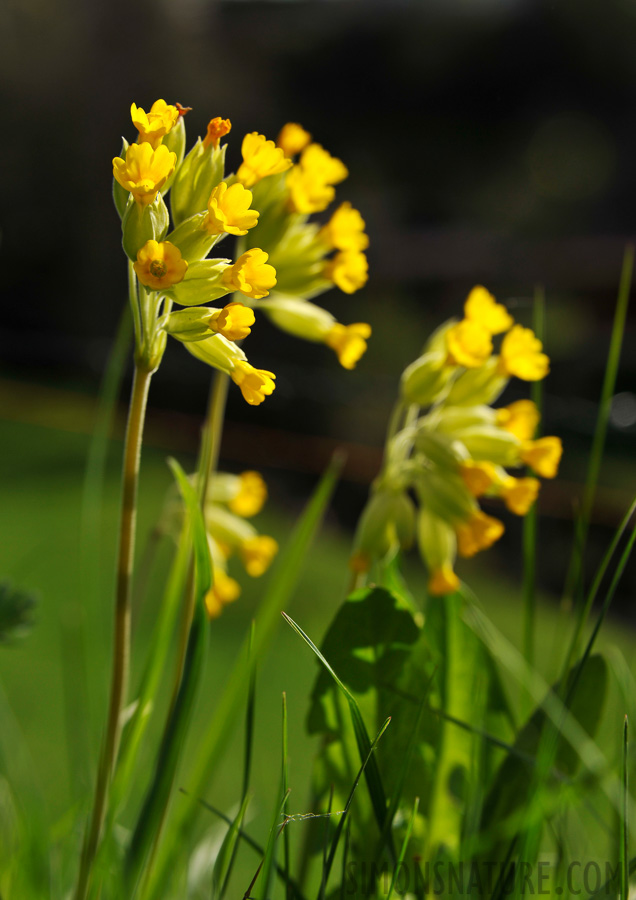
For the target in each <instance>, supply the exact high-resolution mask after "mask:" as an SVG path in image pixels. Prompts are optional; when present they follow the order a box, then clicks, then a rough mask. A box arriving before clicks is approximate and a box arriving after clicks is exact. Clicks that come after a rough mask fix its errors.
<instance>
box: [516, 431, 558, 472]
mask: <svg viewBox="0 0 636 900" xmlns="http://www.w3.org/2000/svg"><path fill="white" fill-rule="evenodd" d="M562 455H563V444H562V443H561V438H558V437H543V438H539V440H538V441H526V442H525V443H524V444H523V445H522V447H521V453H520V456H521V459H522V461H523V462H524V463H526V465H528V466H530V468H531V469H533V470H534V471H535V472H536V473H537V475H541V477H542V478H555V477H556V474H557V472H558V470H559V463H560V462H561V456H562Z"/></svg>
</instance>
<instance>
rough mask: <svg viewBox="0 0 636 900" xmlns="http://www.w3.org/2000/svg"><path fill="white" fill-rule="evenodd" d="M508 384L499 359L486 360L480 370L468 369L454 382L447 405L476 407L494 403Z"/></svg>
mask: <svg viewBox="0 0 636 900" xmlns="http://www.w3.org/2000/svg"><path fill="white" fill-rule="evenodd" d="M507 384H508V378H507V376H505V375H502V374H501V372H500V371H499V369H498V367H497V357H491V358H490V359H488V360H486V362H485V363H484V364H483V366H480V367H479V368H478V369H468V370H467V371H466V372H462V374H461V375H460V376H459V378H457V379H456V380H455V381H454V382H453V386H452V387H451V389H450V391H449V392H448V397H447V403H448V404H449V405H451V404H452V405H455V406H476V405H478V404H480V403H485V404H489V403H492V402H493V401H494V400H496V399H497V397H498V396H499V395H500V394H501V392H502V391H503V389H504V388H505V386H506V385H507Z"/></svg>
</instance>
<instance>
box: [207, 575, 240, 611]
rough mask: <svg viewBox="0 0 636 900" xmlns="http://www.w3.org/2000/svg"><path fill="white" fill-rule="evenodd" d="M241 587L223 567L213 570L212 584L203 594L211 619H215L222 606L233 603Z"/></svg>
mask: <svg viewBox="0 0 636 900" xmlns="http://www.w3.org/2000/svg"><path fill="white" fill-rule="evenodd" d="M240 593H241V588H240V586H239V583H238V581H235V580H234V578H230V576H229V575H227V574H226V573H225V572H224V571H223V569H219V568H218V567H217V568H215V570H214V585H213V586H212V587H211V588H210V590H209V591H208V592H207V594H206V595H205V608H206V610H207V613H208V616H209V617H210V618H211V619H217V618H218V617H219V616H220V615H221V613H222V612H223V607H224V606H227V604H228V603H233V602H234V601H235V600H236V599H237V597H238V596H239V594H240Z"/></svg>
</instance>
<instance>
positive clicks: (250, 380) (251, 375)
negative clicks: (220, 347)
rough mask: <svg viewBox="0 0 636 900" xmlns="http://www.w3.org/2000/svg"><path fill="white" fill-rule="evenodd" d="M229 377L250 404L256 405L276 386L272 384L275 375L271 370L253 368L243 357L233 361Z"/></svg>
mask: <svg viewBox="0 0 636 900" xmlns="http://www.w3.org/2000/svg"><path fill="white" fill-rule="evenodd" d="M230 377H231V378H232V381H233V382H234V384H237V385H238V386H239V387H240V389H241V393H242V394H243V397H244V399H245V400H247V402H248V403H249V404H250V406H258V405H259V403H262V402H263V400H264V399H265V397H266V396H267V397H268V396H269V395H270V394H271V393H273V391H274V388H275V387H276V385H275V384H274V379H275V378H276V376H275V375H274V373H273V372H268V371H267V370H266V369H255V368H254V366H251V365H250V364H249V363H248V362H247V361H246V360H243V359H236V360H235V361H234V368H233V369H232V371H231V372H230Z"/></svg>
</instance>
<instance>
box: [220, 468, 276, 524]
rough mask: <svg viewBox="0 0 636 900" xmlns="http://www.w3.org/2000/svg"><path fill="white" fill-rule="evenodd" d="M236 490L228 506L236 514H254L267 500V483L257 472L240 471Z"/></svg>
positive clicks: (246, 515) (247, 515)
mask: <svg viewBox="0 0 636 900" xmlns="http://www.w3.org/2000/svg"><path fill="white" fill-rule="evenodd" d="M238 478H239V485H238V491H237V493H236V494H235V495H234V497H232V499H231V500H230V501H229V503H228V506H229V508H230V509H231V511H232V512H233V513H235V514H236V515H237V516H243V517H245V518H250V517H251V516H255V515H256V514H257V513H258V512H260V510H261V509H262V507H263V504H264V503H265V501H266V500H267V485H266V484H265V482H264V481H263V478H262V477H261V475H259V473H258V472H251V471H250V472H242V473H241V474H240V475H239V476H238Z"/></svg>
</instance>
